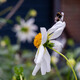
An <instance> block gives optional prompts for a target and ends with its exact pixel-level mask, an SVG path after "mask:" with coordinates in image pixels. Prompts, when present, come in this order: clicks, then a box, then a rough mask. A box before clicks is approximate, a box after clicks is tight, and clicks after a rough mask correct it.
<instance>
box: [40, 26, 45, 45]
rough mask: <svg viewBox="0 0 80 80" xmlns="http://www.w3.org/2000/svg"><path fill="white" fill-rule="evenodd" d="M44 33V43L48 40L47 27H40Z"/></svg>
mask: <svg viewBox="0 0 80 80" xmlns="http://www.w3.org/2000/svg"><path fill="white" fill-rule="evenodd" d="M40 30H41V34H42V44H44V43H45V42H46V41H47V31H46V28H45V27H42V28H40Z"/></svg>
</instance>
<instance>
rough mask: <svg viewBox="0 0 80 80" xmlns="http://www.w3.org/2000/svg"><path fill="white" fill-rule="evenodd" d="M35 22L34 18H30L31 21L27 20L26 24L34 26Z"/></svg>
mask: <svg viewBox="0 0 80 80" xmlns="http://www.w3.org/2000/svg"><path fill="white" fill-rule="evenodd" d="M34 22H35V19H34V18H30V19H29V20H27V22H26V24H27V25H28V26H30V25H32V24H33V23H34Z"/></svg>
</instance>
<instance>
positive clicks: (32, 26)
mask: <svg viewBox="0 0 80 80" xmlns="http://www.w3.org/2000/svg"><path fill="white" fill-rule="evenodd" d="M30 29H31V30H34V31H35V30H38V26H37V25H34V24H32V25H31V26H30Z"/></svg>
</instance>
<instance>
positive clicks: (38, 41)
mask: <svg viewBox="0 0 80 80" xmlns="http://www.w3.org/2000/svg"><path fill="white" fill-rule="evenodd" d="M41 40H42V34H41V33H38V34H37V35H36V36H35V38H34V42H33V44H34V46H35V47H36V48H38V47H39V46H40V44H41Z"/></svg>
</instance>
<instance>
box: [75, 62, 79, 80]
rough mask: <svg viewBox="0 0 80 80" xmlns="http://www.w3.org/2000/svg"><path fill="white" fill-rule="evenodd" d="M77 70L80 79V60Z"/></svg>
mask: <svg viewBox="0 0 80 80" xmlns="http://www.w3.org/2000/svg"><path fill="white" fill-rule="evenodd" d="M75 70H76V72H77V75H78V77H79V79H80V62H78V63H77V64H76V66H75Z"/></svg>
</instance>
